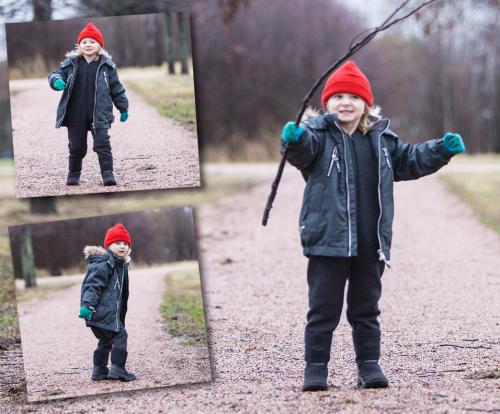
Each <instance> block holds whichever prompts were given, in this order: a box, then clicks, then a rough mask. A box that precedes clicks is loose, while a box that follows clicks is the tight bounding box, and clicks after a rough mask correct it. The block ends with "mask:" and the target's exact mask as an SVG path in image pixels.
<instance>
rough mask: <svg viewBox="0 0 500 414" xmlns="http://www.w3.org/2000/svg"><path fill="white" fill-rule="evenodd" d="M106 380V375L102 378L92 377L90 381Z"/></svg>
mask: <svg viewBox="0 0 500 414" xmlns="http://www.w3.org/2000/svg"><path fill="white" fill-rule="evenodd" d="M107 379H108V376H107V375H104V376H101V375H100V376H98V377H92V381H106V380H107Z"/></svg>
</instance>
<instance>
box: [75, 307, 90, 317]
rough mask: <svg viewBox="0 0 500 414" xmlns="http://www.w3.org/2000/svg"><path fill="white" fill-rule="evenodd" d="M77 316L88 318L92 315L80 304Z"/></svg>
mask: <svg viewBox="0 0 500 414" xmlns="http://www.w3.org/2000/svg"><path fill="white" fill-rule="evenodd" d="M78 317H79V318H84V319H87V320H90V318H91V317H92V311H91V310H90V309H89V308H86V307H85V306H82V307H81V308H80V315H78Z"/></svg>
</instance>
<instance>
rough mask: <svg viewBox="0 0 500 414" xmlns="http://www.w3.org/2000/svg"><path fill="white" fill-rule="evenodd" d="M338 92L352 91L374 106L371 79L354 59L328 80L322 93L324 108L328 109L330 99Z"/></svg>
mask: <svg viewBox="0 0 500 414" xmlns="http://www.w3.org/2000/svg"><path fill="white" fill-rule="evenodd" d="M337 93H352V94H353V95H357V96H359V97H361V98H363V100H364V101H365V102H366V103H367V104H368V106H373V95H372V88H371V86H370V81H369V80H368V78H367V77H366V76H365V74H364V73H363V72H361V69H359V68H358V66H357V65H356V63H354V61H352V60H348V61H347V62H346V63H344V64H343V65H342V66H341V67H340V68H338V69H337V70H336V71H335V72H333V73H332V74H331V75H330V77H329V78H328V80H327V81H326V84H325V87H324V89H323V92H322V93H321V105H322V106H323V109H326V103H327V102H328V99H330V98H331V97H332V96H333V95H335V94H337Z"/></svg>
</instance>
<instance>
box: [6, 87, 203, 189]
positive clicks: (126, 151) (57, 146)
mask: <svg viewBox="0 0 500 414" xmlns="http://www.w3.org/2000/svg"><path fill="white" fill-rule="evenodd" d="M10 92H11V106H12V127H13V140H14V155H15V166H16V169H15V176H16V196H17V197H39V196H55V195H67V194H88V193H100V192H118V191H132V190H153V189H160V188H178V187H194V186H199V185H200V174H199V162H198V142H197V139H196V135H195V134H194V133H192V132H190V131H188V130H186V129H185V128H183V127H182V126H180V125H179V124H177V123H175V122H174V121H172V120H170V119H167V118H165V117H162V116H160V115H159V114H158V111H157V110H156V109H155V108H153V107H151V106H149V105H148V104H147V103H146V102H145V100H144V99H143V98H142V97H141V96H139V95H138V94H136V93H134V92H133V91H132V90H131V89H130V88H127V96H128V98H129V102H130V109H129V114H130V117H129V119H128V120H127V121H126V122H123V123H122V122H119V120H118V118H119V114H118V113H117V111H116V109H115V118H116V119H115V122H114V123H113V124H112V126H111V129H110V130H109V135H110V136H111V147H112V150H113V157H114V170H115V176H116V180H117V182H118V185H117V186H116V187H103V186H102V180H101V176H100V171H99V164H98V161H97V155H96V154H95V152H94V151H92V136H91V134H90V132H89V133H88V137H87V142H88V151H87V156H86V157H85V158H84V160H83V168H82V177H81V181H80V186H77V187H69V186H66V176H67V169H68V138H67V129H66V128H65V127H62V128H60V129H55V127H54V125H55V114H56V108H57V104H58V102H59V99H60V96H61V94H60V93H58V92H55V91H53V90H52V89H50V87H49V85H48V83H47V80H46V79H33V80H29V81H11V82H10Z"/></svg>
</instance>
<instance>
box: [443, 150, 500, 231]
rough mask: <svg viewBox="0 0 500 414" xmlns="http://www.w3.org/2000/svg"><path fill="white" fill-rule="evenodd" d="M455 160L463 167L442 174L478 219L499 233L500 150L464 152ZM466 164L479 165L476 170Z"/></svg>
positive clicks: (444, 179)
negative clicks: (476, 153)
mask: <svg viewBox="0 0 500 414" xmlns="http://www.w3.org/2000/svg"><path fill="white" fill-rule="evenodd" d="M452 163H453V164H454V165H457V167H462V168H463V169H464V171H460V170H458V171H457V172H452V171H450V172H446V173H445V174H442V175H441V176H440V178H441V180H443V182H444V183H445V184H446V186H447V187H448V189H449V190H450V191H451V192H452V193H454V194H456V195H457V196H458V197H460V199H461V200H462V201H464V202H465V203H466V204H467V205H468V206H469V207H471V209H472V210H473V211H474V213H475V214H476V215H477V217H478V219H479V221H480V222H481V223H482V224H484V225H486V226H488V227H490V228H492V229H494V230H496V231H497V232H499V233H500V154H482V155H467V156H465V155H461V156H458V157H456V158H454V159H453V161H452ZM467 167H476V168H477V167H480V168H481V170H480V171H474V168H471V169H470V171H467Z"/></svg>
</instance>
